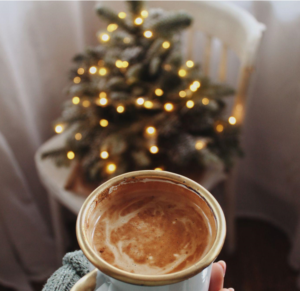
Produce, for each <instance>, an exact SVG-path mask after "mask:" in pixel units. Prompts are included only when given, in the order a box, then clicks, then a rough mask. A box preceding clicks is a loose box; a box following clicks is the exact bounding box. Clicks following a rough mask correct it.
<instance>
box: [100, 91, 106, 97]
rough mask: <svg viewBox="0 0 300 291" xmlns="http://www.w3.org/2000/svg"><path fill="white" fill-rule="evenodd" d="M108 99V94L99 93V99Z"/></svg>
mask: <svg viewBox="0 0 300 291" xmlns="http://www.w3.org/2000/svg"><path fill="white" fill-rule="evenodd" d="M106 97H107V94H106V92H100V93H99V98H106Z"/></svg>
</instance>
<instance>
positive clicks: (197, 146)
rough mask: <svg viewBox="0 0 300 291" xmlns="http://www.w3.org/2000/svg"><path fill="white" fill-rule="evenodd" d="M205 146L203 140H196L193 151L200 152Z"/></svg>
mask: <svg viewBox="0 0 300 291" xmlns="http://www.w3.org/2000/svg"><path fill="white" fill-rule="evenodd" d="M205 146H206V142H205V141H203V140H198V141H197V142H196V144H195V149H196V150H198V151H200V150H202V149H203V148H204V147H205Z"/></svg>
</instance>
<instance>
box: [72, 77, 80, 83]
mask: <svg viewBox="0 0 300 291" xmlns="http://www.w3.org/2000/svg"><path fill="white" fill-rule="evenodd" d="M73 82H74V83H75V84H79V83H80V82H81V78H80V77H78V76H77V77H75V78H74V79H73Z"/></svg>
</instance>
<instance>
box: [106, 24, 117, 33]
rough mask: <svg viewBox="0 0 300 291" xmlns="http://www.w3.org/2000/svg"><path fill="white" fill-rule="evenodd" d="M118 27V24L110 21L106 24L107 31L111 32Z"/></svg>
mask: <svg viewBox="0 0 300 291" xmlns="http://www.w3.org/2000/svg"><path fill="white" fill-rule="evenodd" d="M117 28H118V24H115V23H111V24H109V25H108V26H107V31H109V32H113V31H115V30H116V29H117Z"/></svg>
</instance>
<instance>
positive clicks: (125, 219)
mask: <svg viewBox="0 0 300 291" xmlns="http://www.w3.org/2000/svg"><path fill="white" fill-rule="evenodd" d="M194 195H195V194H194ZM111 196H112V195H108V197H107V198H106V199H105V203H102V204H103V205H105V207H103V208H102V210H101V213H100V214H99V217H98V220H97V222H96V224H95V227H94V230H93V245H94V248H95V250H96V251H97V252H98V253H99V255H100V256H101V257H102V258H103V259H104V260H105V261H107V262H108V263H109V264H111V265H113V266H115V267H117V268H120V269H123V270H126V271H128V272H132V273H138V274H145V275H146V274H148V275H155V274H168V273H173V272H177V271H180V270H182V269H185V268H188V267H189V266H191V265H193V264H195V263H196V262H197V261H199V260H200V259H201V257H202V256H203V255H204V254H205V253H206V250H207V248H208V246H209V244H210V240H211V227H210V224H209V222H208V218H207V217H206V215H205V213H204V212H203V211H202V209H201V207H199V205H198V204H196V203H194V201H192V200H190V199H187V197H185V195H182V194H181V195H177V194H176V193H174V192H171V191H160V190H158V189H156V190H155V191H154V190H153V189H151V187H150V188H149V189H144V190H142V191H141V190H140V191H138V192H136V191H132V192H130V189H129V191H128V192H127V193H126V195H125V194H124V192H122V193H119V194H118V195H113V196H114V197H111Z"/></svg>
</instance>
